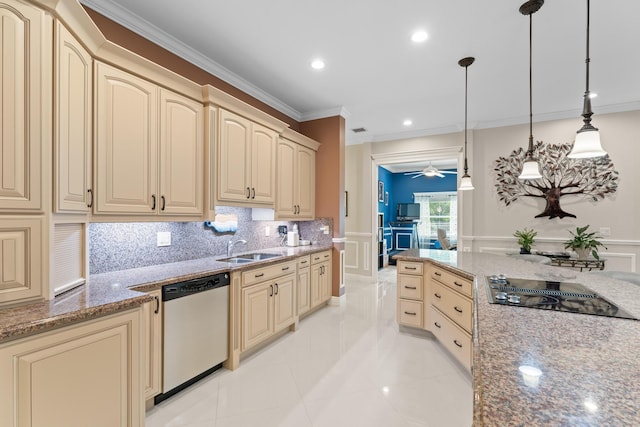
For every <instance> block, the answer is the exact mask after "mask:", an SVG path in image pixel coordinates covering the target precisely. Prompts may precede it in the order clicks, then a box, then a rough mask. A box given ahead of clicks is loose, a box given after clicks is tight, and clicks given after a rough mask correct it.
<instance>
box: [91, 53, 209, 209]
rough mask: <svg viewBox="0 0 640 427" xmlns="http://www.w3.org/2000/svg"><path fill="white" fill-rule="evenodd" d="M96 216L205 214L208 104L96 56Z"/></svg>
mask: <svg viewBox="0 0 640 427" xmlns="http://www.w3.org/2000/svg"><path fill="white" fill-rule="evenodd" d="M96 88H97V90H96V99H95V106H96V108H95V111H96V113H95V117H96V120H95V122H96V130H95V133H96V157H95V164H96V174H95V175H96V194H95V197H96V204H95V208H94V213H95V214H123V215H141V214H142V215H187V216H188V215H191V216H201V215H202V212H203V185H204V173H203V168H204V159H203V152H204V122H203V114H204V109H203V106H202V104H199V103H197V102H195V101H192V100H190V99H188V98H185V97H183V96H181V95H179V94H177V93H174V92H171V91H168V90H166V89H160V88H159V87H158V86H156V85H155V84H154V83H151V82H149V81H146V80H144V79H141V78H139V77H137V76H134V75H132V74H130V73H127V72H125V71H122V70H120V69H118V68H115V67H112V66H110V65H107V64H104V63H101V62H97V61H96Z"/></svg>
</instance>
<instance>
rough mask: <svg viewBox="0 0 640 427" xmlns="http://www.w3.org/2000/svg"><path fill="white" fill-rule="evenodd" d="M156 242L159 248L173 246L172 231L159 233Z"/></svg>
mask: <svg viewBox="0 0 640 427" xmlns="http://www.w3.org/2000/svg"><path fill="white" fill-rule="evenodd" d="M156 242H157V245H158V247H160V246H171V232H170V231H158V234H157V237H156Z"/></svg>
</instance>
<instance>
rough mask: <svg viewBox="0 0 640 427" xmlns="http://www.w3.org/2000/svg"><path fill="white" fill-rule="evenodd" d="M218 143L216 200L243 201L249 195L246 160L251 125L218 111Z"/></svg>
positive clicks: (236, 116)
mask: <svg viewBox="0 0 640 427" xmlns="http://www.w3.org/2000/svg"><path fill="white" fill-rule="evenodd" d="M219 129H220V138H219V139H220V141H219V144H218V150H219V152H218V198H219V199H221V200H231V201H234V200H235V201H246V200H247V199H248V197H249V196H250V194H248V192H249V191H250V189H249V190H248V189H247V187H250V182H249V181H250V174H251V170H250V168H249V165H248V156H249V151H250V144H251V135H250V132H251V122H250V121H249V120H247V119H245V118H243V117H240V116H238V115H236V114H233V113H231V112H229V111H226V110H223V109H220V117H219Z"/></svg>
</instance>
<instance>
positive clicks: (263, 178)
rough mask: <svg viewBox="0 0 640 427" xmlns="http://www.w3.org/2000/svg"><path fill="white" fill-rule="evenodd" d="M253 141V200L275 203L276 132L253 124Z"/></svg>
mask: <svg viewBox="0 0 640 427" xmlns="http://www.w3.org/2000/svg"><path fill="white" fill-rule="evenodd" d="M252 135H253V136H252V143H251V200H252V201H253V202H257V203H267V204H273V203H274V202H275V194H276V149H277V148H276V144H277V136H276V133H275V132H273V131H272V130H271V129H268V128H265V127H264V126H260V125H257V124H255V123H254V124H253V133H252Z"/></svg>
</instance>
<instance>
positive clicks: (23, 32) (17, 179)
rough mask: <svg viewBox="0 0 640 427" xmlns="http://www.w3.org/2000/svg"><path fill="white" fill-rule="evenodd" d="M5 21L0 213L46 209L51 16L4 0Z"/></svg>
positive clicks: (0, 14) (0, 44)
mask: <svg viewBox="0 0 640 427" xmlns="http://www.w3.org/2000/svg"><path fill="white" fill-rule="evenodd" d="M0 23H1V29H2V32H1V33H0V53H1V55H2V60H0V87H1V88H2V89H1V91H0V94H1V97H2V104H1V107H0V114H1V117H0V123H2V126H1V127H0V153H1V154H0V171H1V172H2V173H1V174H0V212H16V211H26V212H38V211H42V210H43V209H44V207H43V204H44V203H43V200H42V198H43V193H42V188H41V187H42V185H43V184H42V178H43V175H42V172H43V166H44V163H45V161H46V159H43V149H42V143H43V141H51V134H50V132H51V114H52V113H51V81H52V79H53V78H52V45H51V43H50V40H51V35H52V34H53V26H52V25H53V24H52V19H51V17H50V16H49V15H47V14H46V13H45V12H44V11H42V10H40V9H37V8H35V7H33V6H30V5H28V4H25V3H21V2H17V1H10V0H5V1H0ZM45 170H48V169H45ZM44 178H45V182H47V183H48V182H49V177H46V176H45V177H44Z"/></svg>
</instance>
